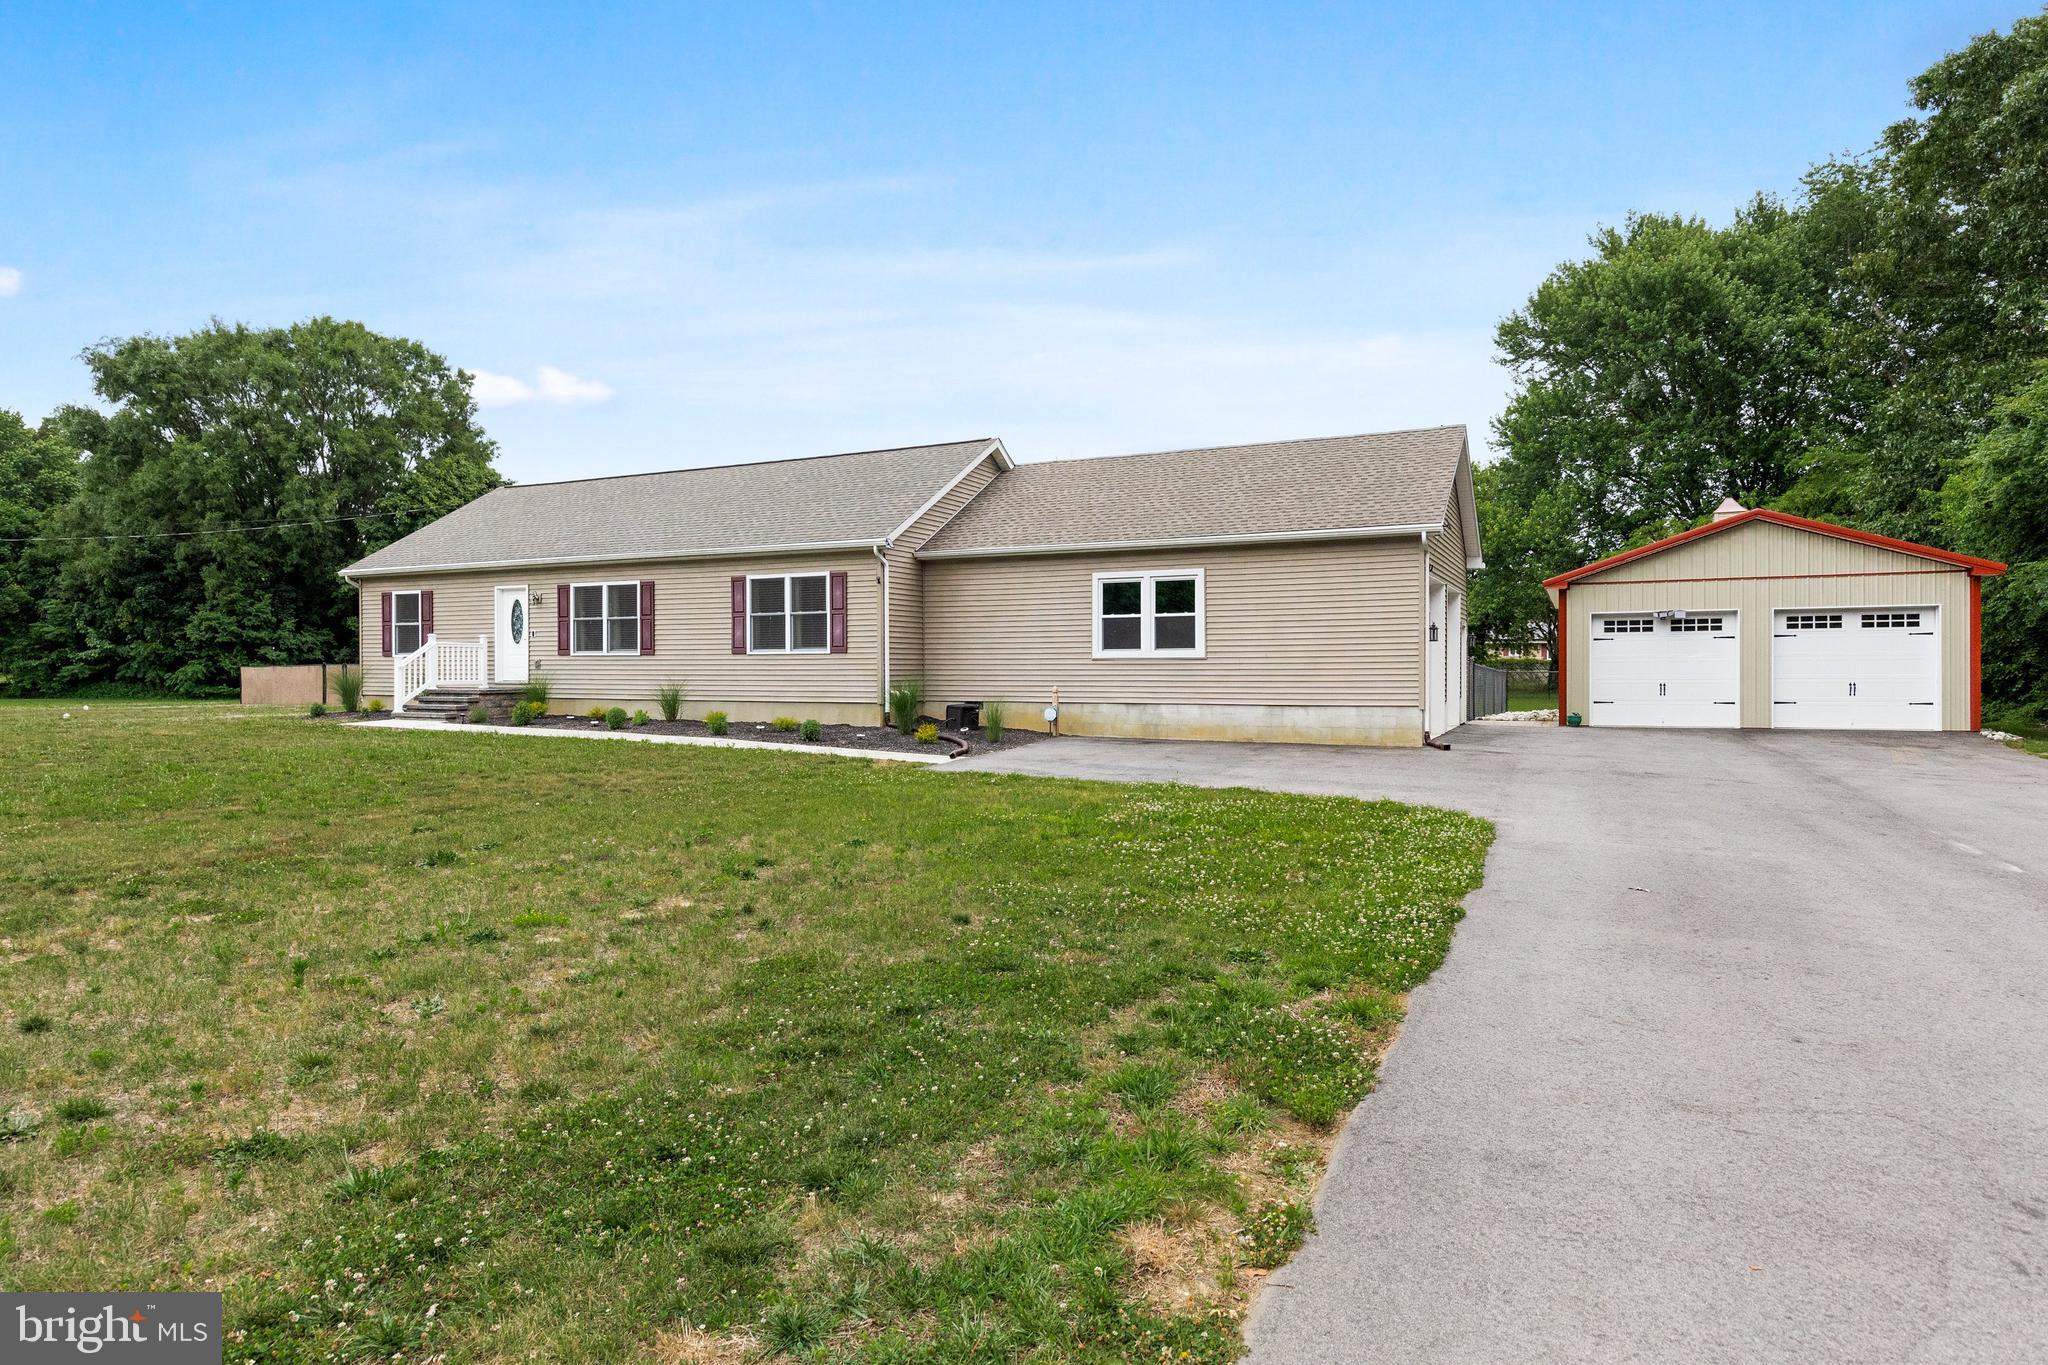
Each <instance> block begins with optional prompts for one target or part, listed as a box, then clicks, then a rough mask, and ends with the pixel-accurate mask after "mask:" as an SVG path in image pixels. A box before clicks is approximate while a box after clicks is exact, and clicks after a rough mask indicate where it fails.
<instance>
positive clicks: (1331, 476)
mask: <svg viewBox="0 0 2048 1365" xmlns="http://www.w3.org/2000/svg"><path fill="white" fill-rule="evenodd" d="M1464 451H1465V428H1464V427H1462V426H1448V427H1428V428H1424V429H1421V430H1417V431H1390V432H1381V433H1377V434H1372V435H1363V436H1331V437H1325V438H1322V439H1318V440H1305V441H1273V442H1269V443H1266V444H1262V445H1242V446H1214V447H1210V448H1208V449H1203V450H1169V451H1161V452H1159V453H1157V454H1151V455H1118V456H1111V457H1107V458H1098V459H1086V460H1048V461H1045V462H1042V463H1037V464H1020V465H1018V466H1017V467H1016V468H1015V469H1013V470H1011V471H1010V472H1009V473H1007V474H1004V475H1003V476H1002V477H1001V478H999V479H997V480H996V481H995V483H994V484H992V485H991V486H990V487H989V488H988V489H987V490H986V491H985V492H983V493H982V494H981V495H980V496H979V497H977V498H975V500H974V501H973V502H971V503H969V504H968V505H967V506H966V507H965V508H964V509H962V511H961V513H960V515H959V516H957V517H955V518H954V519H953V520H952V521H951V522H949V523H948V524H947V525H946V526H945V527H944V528H943V529H942V530H941V531H940V532H939V533H938V534H937V535H936V536H934V537H932V539H931V540H930V541H929V542H927V543H926V545H925V547H924V549H923V550H922V551H921V552H920V553H921V554H930V555H940V556H943V555H948V554H987V553H994V552H997V551H1000V550H1005V549H1045V548H1049V547H1057V546H1066V545H1071V546H1084V545H1115V544H1128V543H1132V542H1146V541H1158V540H1180V539H1197V538H1203V537H1212V536H1247V537H1255V536H1261V535H1299V534H1303V533H1306V532H1314V531H1330V530H1366V529H1374V528H1383V527H1393V526H1436V525H1440V524H1441V523H1442V521H1443V517H1444V509H1445V508H1446V507H1447V506H1449V504H1450V500H1451V489H1452V485H1453V481H1454V480H1455V479H1456V478H1457V472H1458V464H1459V460H1460V458H1461V456H1462V455H1463V454H1464Z"/></svg>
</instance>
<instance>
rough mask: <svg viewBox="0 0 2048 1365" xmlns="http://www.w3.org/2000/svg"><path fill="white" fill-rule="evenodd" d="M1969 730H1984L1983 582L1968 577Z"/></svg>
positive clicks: (1976, 578) (1973, 577) (1979, 579)
mask: <svg viewBox="0 0 2048 1365" xmlns="http://www.w3.org/2000/svg"><path fill="white" fill-rule="evenodd" d="M1970 728H1971V729H1972V730H1981V729H1983V728H1984V580H1983V579H1981V578H1979V577H1977V576H1976V575H1975V574H1972V575H1970Z"/></svg>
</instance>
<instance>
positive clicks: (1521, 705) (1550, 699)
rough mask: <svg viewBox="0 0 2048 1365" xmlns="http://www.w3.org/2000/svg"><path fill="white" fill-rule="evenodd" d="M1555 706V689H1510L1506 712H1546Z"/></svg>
mask: <svg viewBox="0 0 2048 1365" xmlns="http://www.w3.org/2000/svg"><path fill="white" fill-rule="evenodd" d="M1556 705H1557V689H1556V688H1555V687H1540V688H1532V687H1510V688H1509V689H1508V710H1510V711H1548V710H1550V709H1552V708H1553V707H1555V706H1556Z"/></svg>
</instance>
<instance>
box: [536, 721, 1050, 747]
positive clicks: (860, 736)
mask: <svg viewBox="0 0 2048 1365" xmlns="http://www.w3.org/2000/svg"><path fill="white" fill-rule="evenodd" d="M533 724H534V727H535V728H536V729H547V730H602V729H604V728H605V727H604V723H603V722H602V721H597V722H593V721H591V720H590V719H589V718H587V717H584V716H542V717H540V718H539V719H538V720H536V721H534V722H533ZM626 730H627V731H629V732H631V733H634V734H646V735H691V736H694V737H696V738H699V739H708V738H711V737H712V735H711V732H710V731H709V730H707V729H705V728H704V722H703V721H701V720H650V721H648V722H647V723H646V724H645V725H628V726H627V727H626ZM939 733H940V735H942V736H946V737H948V738H952V739H958V740H961V741H964V742H965V743H966V745H967V755H963V757H964V756H971V755H974V754H987V753H1007V752H1009V751H1010V750H1011V749H1018V748H1022V747H1023V746H1024V745H1026V744H1036V743H1039V742H1040V741H1042V740H1047V739H1050V738H1052V736H1050V735H1046V734H1042V733H1040V732H1038V731H1036V730H1005V731H1003V739H1002V743H1000V744H991V743H989V742H988V737H987V736H985V735H984V734H982V732H981V731H979V730H971V731H968V732H967V733H965V734H962V733H961V732H959V731H957V730H948V729H946V728H944V727H943V726H941V727H940V729H939ZM725 738H727V739H748V740H760V741H761V742H763V743H765V744H787V745H789V746H790V747H792V748H796V749H809V748H832V749H872V750H875V751H876V752H878V753H899V754H924V755H927V756H935V757H944V756H945V755H946V754H948V753H951V752H952V749H953V746H952V745H950V744H948V743H946V742H945V739H943V738H942V739H940V740H939V741H938V742H937V743H934V744H919V743H918V742H917V741H916V740H915V739H913V738H911V737H910V736H909V735H906V734H903V733H901V732H899V731H897V730H896V729H894V728H892V727H890V726H887V725H827V726H826V727H825V728H824V733H823V734H822V735H820V736H819V737H818V742H817V744H816V745H813V744H812V743H811V742H810V741H809V740H807V739H805V738H804V737H803V736H802V735H800V734H797V733H795V732H794V731H789V730H776V729H773V728H772V727H770V726H769V724H768V723H767V722H766V721H751V720H736V721H732V722H731V723H729V724H728V725H727V727H726V731H725Z"/></svg>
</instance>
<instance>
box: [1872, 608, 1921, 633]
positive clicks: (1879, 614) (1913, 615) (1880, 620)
mask: <svg viewBox="0 0 2048 1365" xmlns="http://www.w3.org/2000/svg"><path fill="white" fill-rule="evenodd" d="M1863 628H1864V629H1865V630H1918V629H1919V628H1920V613H1919V612H1917V611H1866V612H1864V613H1863Z"/></svg>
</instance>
